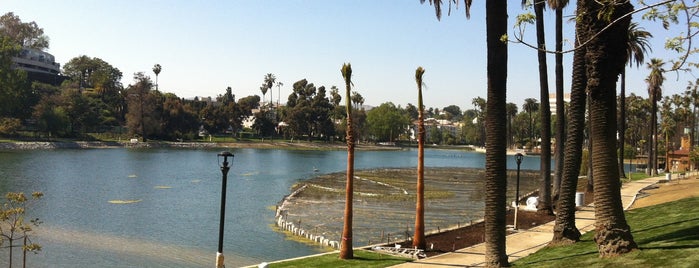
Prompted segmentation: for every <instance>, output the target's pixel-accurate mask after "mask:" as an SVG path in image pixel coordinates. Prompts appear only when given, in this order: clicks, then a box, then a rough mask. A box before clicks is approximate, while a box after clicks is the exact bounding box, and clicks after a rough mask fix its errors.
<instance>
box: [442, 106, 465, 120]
mask: <svg viewBox="0 0 699 268" xmlns="http://www.w3.org/2000/svg"><path fill="white" fill-rule="evenodd" d="M442 112H446V113H447V119H448V120H452V121H453V120H454V119H461V116H462V114H461V108H459V106H456V105H449V106H447V107H444V108H442Z"/></svg>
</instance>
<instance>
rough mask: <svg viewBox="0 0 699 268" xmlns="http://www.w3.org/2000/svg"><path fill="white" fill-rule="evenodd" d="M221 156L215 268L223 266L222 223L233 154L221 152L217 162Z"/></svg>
mask: <svg viewBox="0 0 699 268" xmlns="http://www.w3.org/2000/svg"><path fill="white" fill-rule="evenodd" d="M222 156H223V164H220V167H221V174H222V175H223V184H222V185H221V219H220V222H219V224H218V252H217V253H216V268H223V267H225V265H224V264H223V224H224V222H225V219H226V182H227V181H228V170H230V169H231V168H230V167H229V166H228V157H230V158H231V161H233V154H232V153H230V152H221V153H219V154H218V159H219V163H221V157H222Z"/></svg>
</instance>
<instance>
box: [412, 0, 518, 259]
mask: <svg viewBox="0 0 699 268" xmlns="http://www.w3.org/2000/svg"><path fill="white" fill-rule="evenodd" d="M420 2H423V3H424V2H425V1H424V0H420ZM441 3H442V1H441V0H430V4H432V5H433V6H434V8H435V13H436V14H437V18H438V19H439V18H440V17H441ZM449 3H450V4H451V3H456V0H451V1H449ZM464 6H465V9H466V16H467V17H469V16H470V7H471V0H464ZM485 13H486V16H485V17H486V43H487V59H488V60H487V76H488V99H487V104H486V106H487V108H486V117H485V124H486V126H488V131H487V132H486V152H485V177H486V183H485V215H484V221H485V265H486V267H507V266H509V262H508V260H507V253H506V252H505V216H506V211H505V205H506V203H507V199H506V195H505V193H506V192H507V164H506V160H507V155H506V150H507V137H506V135H507V133H506V129H507V128H506V125H505V119H506V118H507V115H506V113H505V106H506V104H505V103H506V94H507V43H506V42H503V41H502V40H501V39H500V38H501V37H502V36H504V35H505V34H507V1H506V0H492V1H487V2H486V3H485Z"/></svg>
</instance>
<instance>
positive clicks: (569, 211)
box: [551, 25, 587, 244]
mask: <svg viewBox="0 0 699 268" xmlns="http://www.w3.org/2000/svg"><path fill="white" fill-rule="evenodd" d="M579 27H581V26H580V25H576V30H575V31H576V35H577V33H578V32H580V29H579ZM576 44H579V41H578V40H576ZM585 65H586V64H585V50H584V49H582V48H581V49H577V50H575V52H574V53H573V80H572V81H571V82H572V85H571V89H570V107H569V109H568V125H567V134H566V135H567V137H566V143H565V144H560V146H565V154H563V171H562V172H561V173H562V174H561V175H562V176H561V189H560V192H559V199H558V206H556V223H555V225H554V227H553V239H552V240H551V244H568V243H572V242H577V241H579V240H580V230H578V228H577V227H575V192H576V191H577V186H578V175H579V173H580V165H581V160H582V145H583V138H584V129H585V106H586V104H585V103H586V98H587V94H586V93H585V88H586V87H587V74H586V72H585Z"/></svg>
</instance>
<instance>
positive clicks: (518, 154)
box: [514, 153, 524, 230]
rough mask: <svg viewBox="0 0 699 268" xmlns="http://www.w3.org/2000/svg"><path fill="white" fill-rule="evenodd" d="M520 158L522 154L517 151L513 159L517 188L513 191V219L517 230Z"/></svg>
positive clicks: (522, 156)
mask: <svg viewBox="0 0 699 268" xmlns="http://www.w3.org/2000/svg"><path fill="white" fill-rule="evenodd" d="M522 158H524V155H522V154H521V153H517V154H516V155H515V160H517V190H516V192H515V221H514V229H515V230H517V212H518V211H519V166H520V165H521V164H522Z"/></svg>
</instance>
